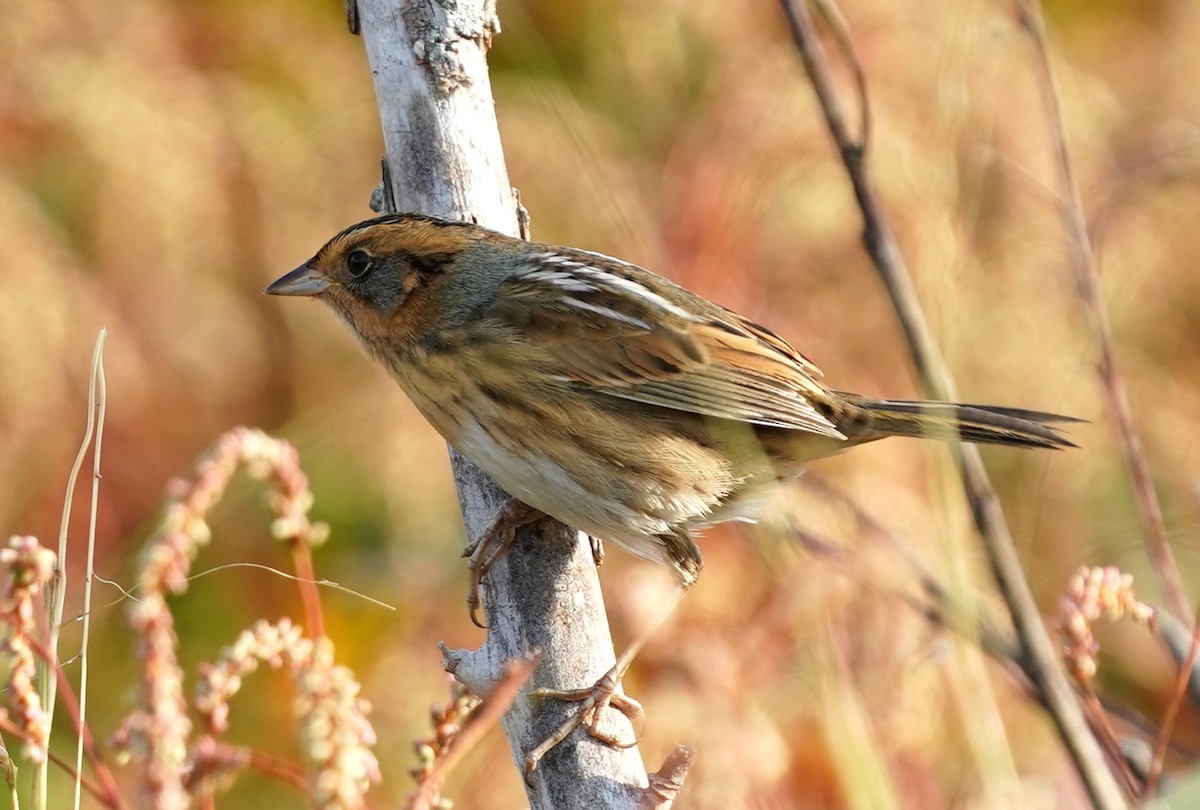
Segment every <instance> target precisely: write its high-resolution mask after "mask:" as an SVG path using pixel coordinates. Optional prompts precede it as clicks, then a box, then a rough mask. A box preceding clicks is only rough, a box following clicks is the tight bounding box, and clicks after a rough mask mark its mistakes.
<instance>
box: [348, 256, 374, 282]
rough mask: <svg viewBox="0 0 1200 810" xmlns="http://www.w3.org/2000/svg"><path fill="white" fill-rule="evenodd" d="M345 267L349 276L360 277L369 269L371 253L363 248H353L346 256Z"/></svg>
mask: <svg viewBox="0 0 1200 810" xmlns="http://www.w3.org/2000/svg"><path fill="white" fill-rule="evenodd" d="M346 269H347V270H349V271H350V277H351V278H362V277H363V276H365V275H366V274H367V271H368V270H370V269H371V254H369V253H367V252H366V251H365V250H353V251H351V252H350V255H349V256H347V257H346Z"/></svg>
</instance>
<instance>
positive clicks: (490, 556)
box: [462, 500, 543, 629]
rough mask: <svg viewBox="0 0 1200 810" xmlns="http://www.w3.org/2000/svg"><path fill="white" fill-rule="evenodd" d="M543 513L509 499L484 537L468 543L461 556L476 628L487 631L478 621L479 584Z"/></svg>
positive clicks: (468, 604)
mask: <svg viewBox="0 0 1200 810" xmlns="http://www.w3.org/2000/svg"><path fill="white" fill-rule="evenodd" d="M542 517H543V514H542V513H541V512H539V511H538V510H536V509H534V508H533V507H532V506H529V505H528V504H525V503H522V502H521V501H518V500H509V501H508V502H507V503H506V504H504V506H503V507H501V509H500V514H498V515H496V518H495V520H493V521H492V525H491V526H489V527H488V528H487V530H486V531H484V532H483V534H481V535H479V537H477V538H475V539H474V540H472V541H471V542H469V543H467V545H466V548H464V549H463V553H462V555H463V556H464V557H467V558H469V559H468V561H467V576H468V582H467V612H468V613H469V614H470V616H471V621H472V622H474V624H475V626H476V627H479V628H484V629H486V628H487V624H485V623H484V622H483V621H482V620H481V619H480V618H479V607H480V604H481V600H480V598H479V585H480V583H481V582H483V578H484V577H486V576H487V573H488V571H489V570H491V567H492V566H493V565H495V564H496V562H497V561H499V559H500V558H501V557H503V556H504V555H505V554H507V553H508V550H509V548H510V547H511V546H512V544H513V541H514V540H516V538H517V529H519V528H521V527H522V526H525V525H528V524H529V523H532V522H534V521H535V520H540V519H541V518H542Z"/></svg>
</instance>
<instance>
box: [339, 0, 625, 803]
mask: <svg viewBox="0 0 1200 810" xmlns="http://www.w3.org/2000/svg"><path fill="white" fill-rule="evenodd" d="M356 16H357V19H358V22H359V25H360V29H361V34H362V37H363V41H364V43H365V45H366V50H367V57H368V59H369V61H370V64H371V73H372V77H373V80H374V83H375V93H376V97H377V100H378V104H379V115H380V119H381V122H382V125H383V135H384V142H385V144H386V147H387V158H386V160H387V163H388V166H389V168H390V172H391V182H392V187H391V192H392V195H393V199H394V200H395V205H396V207H397V209H398V210H401V211H414V212H420V213H426V214H432V215H437V216H443V217H448V218H452V219H459V220H466V221H474V222H477V223H478V224H480V225H484V226H487V227H489V228H493V229H495V230H497V231H501V232H504V233H507V234H511V235H518V234H519V232H520V231H519V228H520V223H519V217H518V208H519V207H518V203H517V200H516V198H515V195H514V193H513V190H512V187H511V185H510V184H509V179H508V172H507V169H506V168H505V164H504V155H503V151H502V148H501V144H500V135H499V130H498V129H497V125H496V116H495V110H494V103H493V100H492V94H491V86H490V84H489V81H488V73H487V60H486V55H487V50H488V46H489V45H490V43H491V38H492V36H493V34H495V33H497V32H498V30H499V22H498V20H497V19H496V16H495V3H494V0H492V2H488V1H487V0H459V2H457V3H434V2H425V0H358V9H357V15H356ZM451 457H452V461H453V467H454V475H455V481H456V484H457V486H458V492H459V500H460V503H461V505H462V508H463V515H464V519H465V522H466V526H467V532H468V534H469V535H470V537H472V538H477V537H479V536H480V534H481V533H482V532H484V531H485V529H486V528H487V527H488V526H489V524H490V523H491V521H492V519H493V518H494V517H495V515H496V514H498V512H499V510H500V508H501V506H502V505H503V504H504V502H505V500H506V499H507V496H506V495H505V493H504V492H503V491H502V490H500V489H499V488H498V487H497V486H496V485H495V484H494V483H493V482H492V481H491V480H490V479H489V478H488V477H487V476H486V475H484V474H483V473H482V472H481V471H480V470H479V469H478V468H476V467H475V466H474V465H472V464H471V463H470V462H469V461H467V460H466V459H464V458H462V457H461V456H459V455H458V454H457V453H455V452H453V451H451ZM465 570H466V567H465V565H464V571H465ZM465 592H466V591H465V577H464V595H465ZM483 597H484V609H485V616H486V619H487V623H488V627H489V629H488V637H487V642H486V643H485V644H484V645H483V646H482V647H481V648H480V649H478V650H472V651H466V650H457V651H448V652H447V653H446V664H447V668H448V669H449V670H450V671H452V672H454V674H455V675H456V677H458V678H459V679H460V680H461V681H462V682H463V683H464V684H466V685H467V686H468V687H469V688H471V689H472V690H473V691H475V692H477V693H479V694H485V693H487V692H488V691H489V690H490V688H491V686H492V684H494V683H495V682H496V681H497V680H498V679H499V677H500V675H501V673H502V672H503V667H504V664H505V662H506V661H509V660H511V659H514V658H529V657H531V656H533V655H534V654H535V653H540V654H541V659H540V663H539V665H538V667H537V670H536V671H535V673H534V675H533V677H532V678H531V679H530V680H529V681H528V682H527V683H526V685H525V687H524V688H523V689H522V691H521V694H520V695H519V696H518V697H517V699H516V701H515V702H514V703H513V705H512V707H511V708H510V709H509V711H508V712H506V713H505V715H504V717H503V720H502V724H503V726H504V730H505V733H506V734H507V735H508V738H509V741H510V743H511V745H512V752H513V759H514V761H515V762H516V763H517V766H518V768H523V764H524V760H525V756H526V754H527V752H528V751H530V750H531V749H532V748H533V747H534V746H536V745H537V744H538V743H540V742H541V741H542V740H543V739H545V738H546V737H547V736H549V735H550V734H551V733H552V732H553V730H554V729H555V728H557V727H558V725H559V724H560V723H561V722H562V721H563V720H564V719H565V718H566V717H567V712H568V711H574V710H575V707H573V706H568V705H564V704H561V703H559V702H557V701H551V700H547V701H541V702H534V701H531V700H530V698H529V691H530V690H531V689H534V688H550V689H573V688H578V687H583V686H589V685H591V684H592V683H594V682H595V681H596V679H598V678H599V677H600V676H601V675H603V674H604V672H605V671H607V669H608V668H609V667H611V666H612V664H613V662H614V655H613V648H612V639H611V636H610V634H609V629H608V621H607V618H606V616H605V612H604V603H603V600H602V597H601V593H600V586H599V579H598V577H597V575H596V566H595V562H594V560H593V558H592V553H591V547H590V544H589V543H588V541H587V538H586V537H583V536H582V535H580V534H579V533H578V532H576V531H574V530H573V529H570V528H568V527H567V526H564V525H562V524H559V523H552V522H551V521H548V520H544V521H539V522H538V523H535V524H533V525H531V526H528V527H525V528H524V529H522V530H521V531H520V532H518V535H517V541H516V543H515V544H514V546H513V548H512V550H511V551H510V553H509V554H508V555H506V556H505V557H504V558H503V559H501V560H500V561H499V562H497V563H496V564H495V565H494V566H493V567H492V569H491V571H490V572H489V574H488V576H487V579H486V580H485V581H484V583H483ZM466 616H467V610H466V605H465V602H464V605H463V619H464V621H465V620H466ZM610 714H613V715H614V719H616V713H615V712H613V713H610ZM620 722H625V721H624V720H623V718H621V719H620ZM618 733H620V734H621V736H622V738H626V739H631V738H632V729H629V728H628V724H627V723H626V728H625V729H621V730H619V731H618ZM646 785H647V775H646V770H645V768H644V766H643V765H642V761H641V756H640V754H639V753H638V751H637V749H636V747H634V748H627V749H614V748H610V747H607V746H603V745H600V744H598V743H596V742H595V741H593V740H591V739H590V738H588V737H587V736H586V735H585V734H584V733H583V732H582V731H581V730H579V729H577V730H576V731H574V732H573V733H572V735H571V736H570V737H569V738H568V739H567V740H566V741H565V742H564V743H563V744H561V745H560V746H558V747H557V748H556V749H555V750H554V751H552V752H551V753H550V754H549V755H548V756H547V757H546V758H545V759H544V760H543V761H542V764H541V766H540V767H539V768H538V770H537V771H536V772H535V773H534V775H533V776H532V778H530V779H528V780H527V781H526V790H527V794H528V797H529V802H530V805H531V807H532V808H534V810H541V809H542V808H551V807H553V808H600V807H615V808H633V807H638V806H639V805H640V804H641V803H642V794H643V789H644V787H645V786H646Z"/></svg>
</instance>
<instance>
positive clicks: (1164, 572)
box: [1016, 0, 1191, 622]
mask: <svg viewBox="0 0 1200 810" xmlns="http://www.w3.org/2000/svg"><path fill="white" fill-rule="evenodd" d="M1016 12H1017V18H1018V20H1019V21H1020V24H1021V28H1022V29H1024V31H1025V32H1026V33H1027V34H1028V35H1029V41H1030V43H1031V44H1032V45H1033V52H1034V57H1035V61H1036V67H1037V79H1038V89H1039V90H1040V91H1041V94H1042V104H1043V105H1044V107H1045V112H1046V121H1047V123H1048V124H1049V126H1050V135H1051V137H1052V138H1053V140H1054V159H1055V160H1054V163H1055V168H1056V169H1057V171H1058V183H1059V190H1058V207H1059V213H1060V214H1061V215H1062V218H1063V226H1064V227H1065V228H1066V232H1067V247H1068V251H1069V253H1070V256H1071V266H1072V267H1073V268H1074V270H1075V280H1076V283H1077V285H1078V288H1079V296H1080V298H1081V299H1082V300H1083V306H1084V311H1085V312H1086V315H1087V320H1088V325H1089V326H1090V327H1091V330H1092V336H1093V337H1094V338H1095V340H1096V345H1097V348H1098V349H1099V351H1100V357H1099V366H1098V368H1097V371H1098V372H1099V374H1100V383H1101V387H1102V389H1103V390H1104V398H1105V401H1106V403H1107V405H1108V412H1109V416H1110V417H1111V418H1112V421H1113V427H1114V428H1115V429H1116V431H1117V437H1118V438H1119V439H1120V441H1121V448H1122V450H1123V451H1124V452H1125V460H1126V462H1127V463H1128V464H1129V473H1130V476H1131V477H1132V479H1133V492H1134V497H1135V500H1136V501H1137V506H1138V512H1139V513H1140V514H1141V517H1142V527H1143V529H1144V530H1145V533H1146V536H1145V541H1146V551H1147V552H1148V553H1149V555H1150V560H1151V562H1152V563H1153V566H1154V573H1155V574H1156V575H1157V576H1158V583H1159V587H1161V588H1162V591H1163V597H1164V598H1165V599H1166V603H1167V608H1168V609H1169V610H1170V611H1171V613H1172V614H1174V616H1175V618H1177V619H1179V621H1181V622H1186V621H1187V620H1188V619H1189V618H1190V616H1191V609H1190V608H1189V604H1188V598H1187V592H1186V591H1185V590H1184V588H1183V580H1182V578H1181V577H1180V576H1179V567H1178V566H1177V565H1176V563H1175V554H1174V552H1173V551H1172V550H1171V544H1170V542H1169V541H1168V540H1167V527H1166V524H1165V522H1164V521H1163V514H1162V506H1161V505H1160V504H1159V502H1158V494H1157V493H1156V492H1155V491H1154V482H1153V479H1152V478H1151V476H1150V465H1149V464H1147V462H1146V455H1145V453H1143V452H1142V443H1141V440H1140V439H1139V438H1138V435H1137V431H1136V430H1135V428H1134V425H1133V411H1132V409H1131V408H1130V405H1129V395H1128V394H1127V393H1126V391H1125V382H1124V380H1123V378H1122V377H1121V373H1120V371H1119V370H1118V368H1117V358H1116V350H1115V349H1114V348H1113V335H1112V326H1111V325H1110V324H1109V321H1108V313H1107V311H1106V310H1105V309H1104V302H1103V301H1102V300H1101V296H1100V271H1099V270H1098V269H1097V267H1096V256H1095V253H1094V252H1093V251H1092V242H1091V239H1090V238H1089V237H1088V233H1087V221H1086V220H1085V218H1084V215H1083V204H1082V203H1081V202H1080V199H1079V187H1078V185H1077V184H1076V182H1075V171H1074V169H1073V168H1072V164H1071V153H1070V151H1069V150H1068V148H1067V136H1066V132H1065V130H1064V128H1063V120H1062V107H1061V105H1060V103H1059V93H1058V83H1057V81H1056V80H1055V76H1054V67H1053V66H1052V65H1051V64H1050V55H1049V53H1048V52H1047V49H1046V27H1045V23H1044V21H1043V20H1042V9H1041V4H1040V3H1039V2H1038V0H1016Z"/></svg>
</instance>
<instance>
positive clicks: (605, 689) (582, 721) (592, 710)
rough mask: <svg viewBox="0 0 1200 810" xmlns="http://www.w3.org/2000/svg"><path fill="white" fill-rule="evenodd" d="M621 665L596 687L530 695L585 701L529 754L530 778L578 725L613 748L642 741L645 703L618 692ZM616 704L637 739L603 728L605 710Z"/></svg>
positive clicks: (535, 692)
mask: <svg viewBox="0 0 1200 810" xmlns="http://www.w3.org/2000/svg"><path fill="white" fill-rule="evenodd" d="M617 680H618V674H617V668H616V667H613V668H612V669H610V670H609V671H608V672H606V673H605V674H604V677H602V678H601V679H600V680H598V681H596V683H595V684H594V685H593V686H590V687H585V688H583V689H534V690H533V691H532V692H531V693H530V696H531V697H534V698H553V699H555V700H562V701H568V702H572V703H579V704H581V705H580V706H579V708H578V710H577V711H574V712H572V713H571V716H570V717H568V718H567V719H566V720H565V721H564V722H563V724H562V725H561V726H559V727H558V728H557V729H555V731H554V733H553V734H551V735H550V736H549V737H547V738H546V739H545V740H543V741H542V742H541V744H539V745H538V746H537V747H536V748H534V749H533V750H532V751H530V752H529V754H528V755H527V756H526V757H525V778H526V780H528V779H529V778H530V777H531V776H533V773H534V771H536V770H537V767H538V764H539V763H540V762H541V760H542V758H543V757H544V756H546V754H548V753H549V752H550V751H551V750H553V748H554V747H555V746H557V745H558V744H559V743H561V742H562V741H563V740H565V739H566V738H567V737H568V736H570V734H571V732H572V731H574V730H575V729H576V728H577V727H579V726H583V727H584V730H586V731H587V733H588V736H590V737H591V738H592V739H594V740H598V741H599V742H602V743H604V744H605V745H608V746H611V747H613V748H632V747H633V746H635V745H637V744H638V740H639V739H640V738H641V736H642V729H643V728H644V727H645V724H646V712H645V710H644V709H642V704H640V703H638V702H637V701H636V700H634V699H633V698H631V697H629V696H627V695H623V694H621V693H619V692H617ZM607 707H612V708H613V709H616V710H617V711H618V712H620V713H621V714H623V715H625V717H626V719H628V720H629V723H630V725H631V726H633V729H634V732H633V739H632V740H621V739H620V738H619V737H618V736H617V735H616V734H614V733H612V732H610V731H606V730H604V729H602V728H600V715H601V712H602V711H603V710H604V709H605V708H607Z"/></svg>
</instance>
